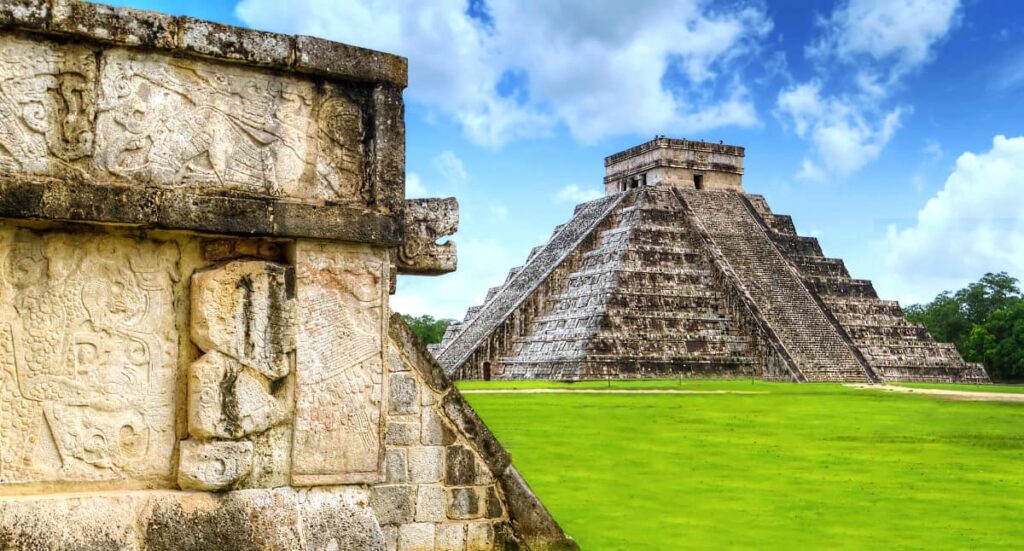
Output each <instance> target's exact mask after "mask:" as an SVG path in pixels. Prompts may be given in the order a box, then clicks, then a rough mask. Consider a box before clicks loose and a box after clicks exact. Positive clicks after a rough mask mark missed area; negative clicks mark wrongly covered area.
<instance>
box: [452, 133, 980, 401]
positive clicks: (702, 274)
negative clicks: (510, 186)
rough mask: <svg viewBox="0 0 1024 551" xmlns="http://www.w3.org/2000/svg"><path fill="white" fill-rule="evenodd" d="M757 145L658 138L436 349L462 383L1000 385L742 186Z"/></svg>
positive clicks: (628, 155)
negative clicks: (690, 380) (747, 150)
mask: <svg viewBox="0 0 1024 551" xmlns="http://www.w3.org/2000/svg"><path fill="white" fill-rule="evenodd" d="M743 155H744V150H743V148H742V147H737V146H733V145H724V144H714V143H707V142H702V141H689V140H677V139H670V138H664V137H658V138H655V139H654V140H652V141H650V142H647V143H644V144H641V145H638V146H636V147H633V148H630V149H627V150H625V151H622V152H620V153H616V154H614V155H611V156H609V157H608V158H606V159H605V167H606V168H607V173H606V176H605V179H604V184H605V189H606V192H607V193H606V195H605V196H604V197H601V198H599V199H596V200H594V201H590V202H587V203H583V204H581V205H578V206H577V207H576V210H575V212H574V213H573V216H572V218H571V219H570V220H569V221H568V222H566V223H565V224H561V225H559V226H557V227H556V228H555V229H554V231H553V232H552V234H551V238H550V239H549V240H548V241H547V242H546V243H544V244H543V245H540V246H538V247H535V248H534V249H533V251H531V252H530V255H529V257H528V258H527V259H526V262H525V263H524V264H523V265H522V266H518V267H514V268H512V269H511V270H509V273H508V277H507V278H506V279H505V281H504V282H495V283H496V285H495V286H494V287H492V288H491V289H490V290H489V291H488V293H487V298H486V299H485V301H484V303H483V304H481V305H479V306H474V307H473V308H470V309H469V311H468V312H466V317H465V318H464V319H463V321H462V322H461V323H459V324H455V325H452V326H451V327H449V329H448V331H447V333H446V334H445V337H444V340H443V341H442V342H441V343H440V344H439V345H437V346H436V347H435V348H434V350H433V352H434V354H435V356H436V357H437V360H438V362H439V363H440V364H441V365H442V366H443V367H444V368H445V370H446V371H447V373H448V374H449V375H451V376H453V377H456V378H460V379H557V380H582V379H596V378H635V377H665V376H670V377H676V376H701V377H759V378H762V379H767V380H786V381H796V382H824V381H841V382H863V383H880V382H887V381H932V382H987V381H988V375H987V374H986V373H985V370H984V368H983V367H982V366H980V365H978V364H969V363H966V362H964V360H963V358H961V357H960V354H959V353H958V352H957V350H956V348H955V347H954V346H953V345H952V344H949V343H940V342H936V341H935V339H933V338H932V336H931V335H930V334H929V333H928V331H927V330H926V329H925V328H924V326H922V325H920V324H916V323H911V322H909V321H907V319H906V317H905V316H904V314H903V310H902V309H901V308H900V305H899V304H898V303H896V302H894V301H889V300H883V299H881V298H879V296H878V294H877V293H876V292H875V289H874V286H872V285H871V282H870V281H867V280H863V279H856V278H854V277H853V276H851V274H850V273H849V271H848V270H847V268H846V265H845V264H844V263H843V261H842V260H841V259H838V258H829V257H827V256H825V254H824V253H823V252H822V250H821V246H820V244H819V243H818V240H817V239H815V238H813V237H805V236H801V235H799V234H798V233H797V231H796V226H795V225H794V224H793V219H792V218H791V217H789V216H786V215H781V214H776V213H774V212H772V210H771V208H769V206H768V203H767V201H766V200H765V198H764V197H762V196H760V195H753V194H748V193H746V192H745V191H744V189H743V183H742V178H743Z"/></svg>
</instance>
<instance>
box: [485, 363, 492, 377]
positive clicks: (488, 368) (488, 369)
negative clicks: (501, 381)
mask: <svg viewBox="0 0 1024 551" xmlns="http://www.w3.org/2000/svg"><path fill="white" fill-rule="evenodd" d="M484 380H485V381H490V380H491V362H484Z"/></svg>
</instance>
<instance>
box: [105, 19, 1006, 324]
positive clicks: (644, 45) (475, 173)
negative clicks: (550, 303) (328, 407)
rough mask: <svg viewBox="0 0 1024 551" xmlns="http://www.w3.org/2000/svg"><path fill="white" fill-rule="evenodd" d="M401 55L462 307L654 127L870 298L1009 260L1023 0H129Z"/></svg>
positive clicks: (411, 151) (419, 179)
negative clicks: (698, 142) (701, 151)
mask: <svg viewBox="0 0 1024 551" xmlns="http://www.w3.org/2000/svg"><path fill="white" fill-rule="evenodd" d="M114 3H116V4H119V5H130V6H133V7H138V8H144V9H154V10H158V11H164V12H169V13H175V14H184V15H192V16H195V17H201V18H205V19H212V20H216V21H222V22H225V23H230V24H235V25H241V26H245V27H253V28H258V29H263V30H272V31H278V32H286V33H293V34H311V35H317V36H322V37H324V38H329V39H333V40H339V41H342V42H348V43H351V44H356V45H360V46H366V47H371V48H376V49H382V50H385V51H390V52H395V53H399V54H401V55H404V56H406V57H408V58H409V63H410V87H409V89H408V90H407V91H406V96H405V97H406V102H407V112H406V124H407V131H408V143H407V151H408V160H407V179H408V182H407V188H408V193H409V195H410V196H448V195H454V196H455V197H458V199H459V201H460V203H461V206H462V224H461V227H460V231H459V234H458V235H457V237H456V238H455V241H456V242H457V243H458V247H459V270H458V272H457V273H456V274H451V275H447V276H443V277H439V278H413V277H402V278H401V279H400V281H399V292H398V294H397V295H396V296H395V297H394V298H393V307H394V308H395V309H396V310H398V311H402V312H406V313H412V314H420V313H431V314H434V315H437V316H448V317H457V318H461V317H462V314H463V312H464V311H465V309H466V307H468V306H471V305H473V304H476V303H478V302H479V301H480V300H481V299H482V298H483V295H484V294H485V293H486V290H487V288H488V287H490V286H492V285H498V284H500V283H501V282H502V281H503V280H504V277H505V274H506V272H507V270H508V269H509V268H511V267H513V266H517V265H519V264H520V263H522V262H523V261H524V260H525V258H526V255H527V253H528V252H529V250H530V249H531V248H532V247H533V246H535V245H538V244H540V243H542V242H543V241H544V240H546V239H547V237H548V236H549V235H550V233H551V230H552V229H553V228H554V226H555V225H556V224H559V223H562V222H564V221H565V220H566V219H568V217H569V216H570V215H571V213H572V209H573V206H574V204H575V203H577V202H579V201H582V200H586V199H590V198H593V197H596V196H597V195H599V193H600V190H601V187H602V186H601V178H602V176H603V171H604V166H603V158H604V156H606V155H608V154H610V153H613V152H616V151H619V150H621V149H624V148H626V147H629V146H632V145H635V144H637V143H640V142H643V141H646V140H648V139H650V138H652V137H653V136H654V135H656V134H664V135H667V136H672V137H686V138H691V139H705V140H709V141H717V140H724V141H725V142H726V143H732V144H737V145H743V146H745V147H746V148H747V157H746V174H745V176H744V183H745V187H746V189H747V191H748V192H751V193H759V194H763V195H765V196H766V198H767V200H768V202H769V204H770V205H771V206H772V208H773V210H774V211H775V212H776V213H782V214H791V215H793V217H794V220H795V223H796V226H797V229H798V231H799V232H800V233H801V234H804V235H814V236H816V237H818V238H819V239H820V241H821V243H822V247H823V249H824V251H825V253H826V255H828V256H833V257H841V258H843V259H845V260H846V263H847V266H848V267H849V268H850V271H851V273H852V274H853V276H854V277H858V278H865V279H871V280H873V281H874V282H875V286H876V288H877V289H878V290H879V293H880V294H881V295H882V296H883V297H885V298H892V299H897V300H900V301H901V302H903V303H904V304H907V303H912V302H917V301H927V300H930V299H931V298H932V297H933V296H934V295H935V294H936V293H938V292H940V291H942V290H944V289H955V288H959V287H961V286H963V285H964V284H966V283H968V282H971V281H974V280H977V279H978V278H979V277H980V276H981V275H982V274H984V273H985V272H987V271H999V270H1005V271H1009V272H1010V273H1011V274H1012V275H1015V276H1017V277H1024V198H1022V193H1024V12H1022V11H1021V10H1020V9H1019V3H1018V2H1014V1H1009V0H849V1H848V0H840V1H837V2H832V1H818V2H806V1H795V0H778V1H771V0H769V1H767V2H761V1H754V0H751V1H737V2H711V1H700V0H675V1H674V0H645V1H642V2H621V1H617V2H611V1H607V2H604V1H597V0H571V1H569V0H566V1H560V2H547V1H543V2H542V1H539V0H536V1H525V2H524V1H515V0H469V1H468V2H467V1H466V0H438V1H435V2H425V1H421V0H392V1H384V0H291V1H289V2H280V1H279V0H221V1H217V0H207V1H193V0H173V1H170V0H127V1H119V2H114Z"/></svg>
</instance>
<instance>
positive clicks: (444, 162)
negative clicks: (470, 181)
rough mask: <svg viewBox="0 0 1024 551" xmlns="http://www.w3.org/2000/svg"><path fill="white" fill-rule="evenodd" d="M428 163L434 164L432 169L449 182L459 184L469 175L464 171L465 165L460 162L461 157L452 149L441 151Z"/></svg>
mask: <svg viewBox="0 0 1024 551" xmlns="http://www.w3.org/2000/svg"><path fill="white" fill-rule="evenodd" d="M430 163H431V164H432V165H434V170H437V172H438V173H440V174H441V177H442V178H444V179H445V181H447V182H448V183H449V184H456V185H457V184H461V183H463V182H465V181H466V179H467V178H468V177H469V174H468V173H467V172H466V165H464V164H463V163H462V159H460V158H459V156H458V155H456V154H455V152H454V151H448V150H446V151H442V152H441V153H440V154H438V155H437V156H436V157H434V158H433V159H431V161H430Z"/></svg>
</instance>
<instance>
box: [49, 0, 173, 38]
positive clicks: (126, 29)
mask: <svg viewBox="0 0 1024 551" xmlns="http://www.w3.org/2000/svg"><path fill="white" fill-rule="evenodd" d="M175 23H176V22H175V18H174V17H173V16H170V15H165V14H162V13H156V12H151V11H143V10H136V9H132V8H119V7H113V6H105V5H103V4H94V3H92V2H80V1H77V0H57V1H56V2H54V8H53V17H52V20H51V21H50V28H51V29H53V30H55V31H59V32H63V33H71V34H85V35H91V36H94V37H96V39H97V40H100V41H103V42H109V43H112V44H123V45H126V46H146V47H152V48H173V47H174V45H175V40H174V35H175Z"/></svg>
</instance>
